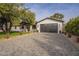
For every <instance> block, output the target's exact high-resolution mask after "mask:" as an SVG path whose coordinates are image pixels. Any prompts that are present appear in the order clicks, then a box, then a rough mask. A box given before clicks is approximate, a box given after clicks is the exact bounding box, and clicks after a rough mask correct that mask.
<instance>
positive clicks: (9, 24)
mask: <svg viewBox="0 0 79 59" xmlns="http://www.w3.org/2000/svg"><path fill="white" fill-rule="evenodd" d="M11 27H12V22H6V23H4V24H3V25H2V27H1V29H2V30H3V32H6V33H9V32H10V31H11Z"/></svg>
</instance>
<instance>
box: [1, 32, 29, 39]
mask: <svg viewBox="0 0 79 59" xmlns="http://www.w3.org/2000/svg"><path fill="white" fill-rule="evenodd" d="M29 33H30V32H15V31H13V32H10V33H4V32H0V40H2V39H8V38H10V37H14V36H18V35H23V34H29Z"/></svg>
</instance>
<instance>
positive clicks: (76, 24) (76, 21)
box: [65, 17, 79, 35]
mask: <svg viewBox="0 0 79 59" xmlns="http://www.w3.org/2000/svg"><path fill="white" fill-rule="evenodd" d="M65 30H66V32H69V33H72V34H75V35H79V17H76V18H72V19H70V21H69V22H68V23H67V24H66V26H65Z"/></svg>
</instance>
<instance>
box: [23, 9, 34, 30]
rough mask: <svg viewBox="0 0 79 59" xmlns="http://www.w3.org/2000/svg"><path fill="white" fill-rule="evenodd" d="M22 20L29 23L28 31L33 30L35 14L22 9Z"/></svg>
mask: <svg viewBox="0 0 79 59" xmlns="http://www.w3.org/2000/svg"><path fill="white" fill-rule="evenodd" d="M21 19H22V21H25V22H26V23H28V30H29V31H31V30H32V26H33V25H34V24H35V13H33V12H31V11H30V10H26V9H22V10H21Z"/></svg>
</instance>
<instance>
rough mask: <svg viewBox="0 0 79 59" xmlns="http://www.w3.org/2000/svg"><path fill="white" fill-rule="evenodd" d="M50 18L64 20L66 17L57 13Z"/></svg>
mask: <svg viewBox="0 0 79 59" xmlns="http://www.w3.org/2000/svg"><path fill="white" fill-rule="evenodd" d="M50 18H52V19H55V20H62V19H63V18H64V15H63V14H60V13H55V14H54V15H52V16H50Z"/></svg>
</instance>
